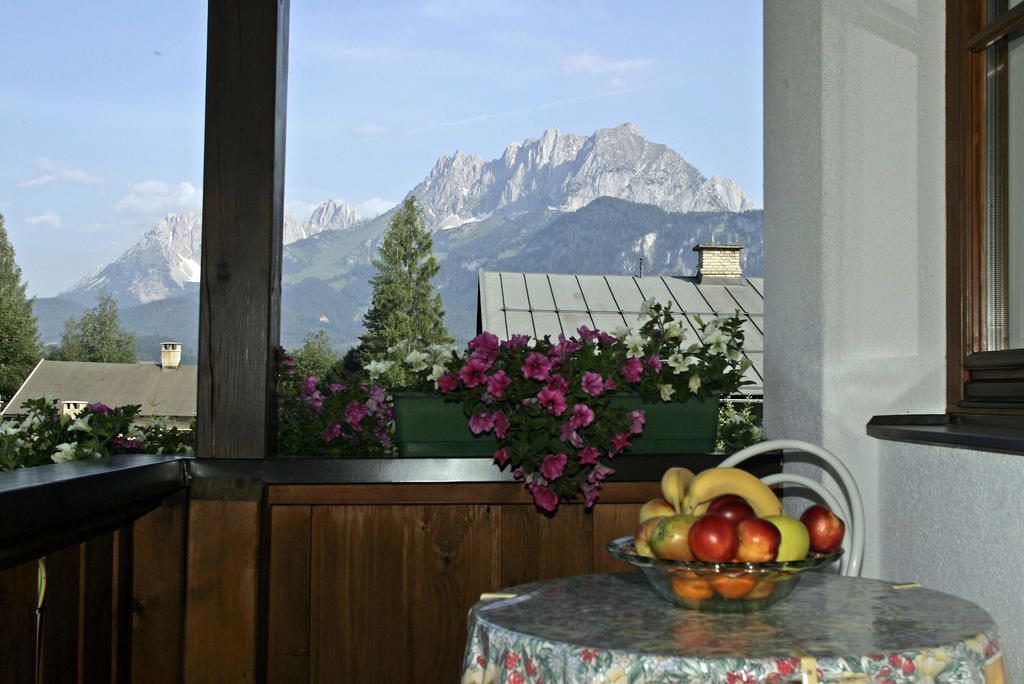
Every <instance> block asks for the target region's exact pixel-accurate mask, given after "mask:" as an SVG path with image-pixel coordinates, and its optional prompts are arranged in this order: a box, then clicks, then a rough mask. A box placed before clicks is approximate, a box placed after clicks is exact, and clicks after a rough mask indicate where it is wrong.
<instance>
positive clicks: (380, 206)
mask: <svg viewBox="0 0 1024 684" xmlns="http://www.w3.org/2000/svg"><path fill="white" fill-rule="evenodd" d="M396 204H398V202H392V201H391V200H386V199H381V198H380V197H374V198H373V199H368V200H366V201H365V202H360V203H359V204H357V205H355V206H354V207H353V209H355V210H356V213H357V214H359V215H360V216H365V217H366V218H374V217H377V216H380V215H381V214H383V213H384V212H385V211H387V210H388V209H390V208H391V207H393V206H395V205H396Z"/></svg>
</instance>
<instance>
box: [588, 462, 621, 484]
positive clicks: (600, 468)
mask: <svg viewBox="0 0 1024 684" xmlns="http://www.w3.org/2000/svg"><path fill="white" fill-rule="evenodd" d="M614 474H615V468H609V467H608V466H606V465H603V464H601V463H598V464H597V465H595V466H594V469H593V470H592V471H590V475H588V476H587V482H589V483H590V484H595V483H598V482H603V481H604V479H605V478H606V477H608V476H609V475H614Z"/></svg>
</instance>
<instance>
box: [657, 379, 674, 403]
mask: <svg viewBox="0 0 1024 684" xmlns="http://www.w3.org/2000/svg"><path fill="white" fill-rule="evenodd" d="M658 392H659V393H660V394H661V400H662V401H668V400H669V399H671V398H672V395H673V394H675V393H676V388H675V387H673V386H672V385H669V384H667V383H666V384H663V385H658Z"/></svg>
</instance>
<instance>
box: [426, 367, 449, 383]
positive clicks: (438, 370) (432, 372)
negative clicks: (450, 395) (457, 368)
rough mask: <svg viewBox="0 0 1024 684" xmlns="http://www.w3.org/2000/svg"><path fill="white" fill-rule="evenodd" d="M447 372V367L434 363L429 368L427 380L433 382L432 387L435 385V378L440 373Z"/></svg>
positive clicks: (436, 378) (438, 376)
mask: <svg viewBox="0 0 1024 684" xmlns="http://www.w3.org/2000/svg"><path fill="white" fill-rule="evenodd" d="M447 372H448V369H447V368H445V367H444V366H443V365H441V364H439V363H435V364H434V365H433V367H432V368H431V369H430V375H428V376H427V380H429V381H430V382H432V383H434V387H437V380H438V378H440V377H441V376H442V375H444V374H445V373H447Z"/></svg>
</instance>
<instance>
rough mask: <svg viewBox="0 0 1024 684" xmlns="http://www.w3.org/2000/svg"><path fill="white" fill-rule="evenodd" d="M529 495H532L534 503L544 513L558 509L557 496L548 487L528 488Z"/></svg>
mask: <svg viewBox="0 0 1024 684" xmlns="http://www.w3.org/2000/svg"><path fill="white" fill-rule="evenodd" d="M530 493H531V494H533V501H534V503H536V504H537V505H538V506H539V507H540V508H543V509H544V510H545V511H554V510H555V509H556V508H558V495H557V494H555V492H554V491H553V490H552V489H551V488H550V487H545V486H544V485H539V484H535V485H533V486H532V487H530Z"/></svg>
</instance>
